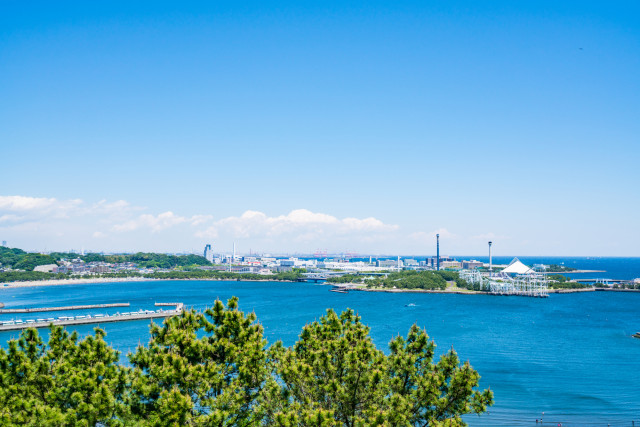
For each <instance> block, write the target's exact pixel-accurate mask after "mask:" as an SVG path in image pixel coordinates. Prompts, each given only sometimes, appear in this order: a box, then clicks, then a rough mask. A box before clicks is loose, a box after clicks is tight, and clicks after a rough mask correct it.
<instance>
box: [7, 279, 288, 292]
mask: <svg viewBox="0 0 640 427" xmlns="http://www.w3.org/2000/svg"><path fill="white" fill-rule="evenodd" d="M194 280H199V281H211V282H238V281H242V282H282V283H296V282H294V281H292V280H277V279H264V280H258V279H242V280H240V279H219V278H213V277H207V278H197V279H159V278H155V277H113V278H106V277H96V278H92V279H51V280H26V281H24V282H6V283H2V284H1V285H0V290H2V289H14V288H34V287H39V286H64V285H99V284H106V283H121V282H156V281H163V282H188V281H194Z"/></svg>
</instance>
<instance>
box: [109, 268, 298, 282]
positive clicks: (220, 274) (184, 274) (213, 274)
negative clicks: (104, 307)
mask: <svg viewBox="0 0 640 427" xmlns="http://www.w3.org/2000/svg"><path fill="white" fill-rule="evenodd" d="M305 271H306V270H304V269H299V268H294V269H293V270H292V271H289V272H280V273H275V274H269V275H263V274H256V273H232V272H230V271H220V270H194V269H190V270H187V271H166V272H155V273H145V274H142V275H140V276H142V277H146V278H149V279H221V280H291V281H296V280H298V279H300V278H302V277H303V276H302V273H304V272H305ZM102 276H103V277H108V276H109V275H107V274H103V275H102Z"/></svg>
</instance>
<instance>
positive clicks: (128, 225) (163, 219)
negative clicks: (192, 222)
mask: <svg viewBox="0 0 640 427" xmlns="http://www.w3.org/2000/svg"><path fill="white" fill-rule="evenodd" d="M185 221H187V219H186V218H185V217H182V216H179V215H176V214H174V213H173V212H171V211H167V212H164V213H161V214H159V215H156V216H154V215H151V214H143V215H140V216H139V217H138V218H135V219H132V220H130V221H127V222H125V223H124V224H116V225H114V226H113V228H112V230H113V231H117V232H126V231H134V230H137V229H139V228H149V229H151V231H152V232H154V233H156V232H158V231H161V230H164V229H166V228H169V227H173V226H175V225H178V224H182V223H183V222H185Z"/></svg>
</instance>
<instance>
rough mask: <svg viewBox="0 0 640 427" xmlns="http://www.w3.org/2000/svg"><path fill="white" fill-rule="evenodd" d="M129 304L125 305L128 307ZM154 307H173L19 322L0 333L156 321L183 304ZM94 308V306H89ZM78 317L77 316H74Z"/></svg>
mask: <svg viewBox="0 0 640 427" xmlns="http://www.w3.org/2000/svg"><path fill="white" fill-rule="evenodd" d="M128 305H129V304H127V306H128ZM155 305H156V306H172V307H175V309H173V310H158V311H153V312H151V311H150V310H147V311H142V310H140V311H134V312H131V313H126V314H114V315H111V316H109V315H98V316H99V317H96V315H94V316H91V317H85V316H81V318H64V319H60V318H57V319H55V320H52V321H44V322H32V323H27V322H24V321H23V322H21V323H13V324H7V322H5V323H4V324H0V331H17V330H22V329H27V328H48V327H49V325H51V324H53V325H60V326H71V325H88V324H100V323H109V322H126V321H130V320H144V319H157V318H164V317H171V316H177V315H179V314H180V313H182V311H183V310H184V304H183V303H181V302H178V303H156V304H155ZM91 307H92V308H94V307H95V306H91ZM76 317H78V316H76Z"/></svg>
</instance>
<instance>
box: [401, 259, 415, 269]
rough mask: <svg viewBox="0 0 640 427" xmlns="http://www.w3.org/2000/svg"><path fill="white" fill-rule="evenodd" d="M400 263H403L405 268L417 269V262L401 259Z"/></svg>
mask: <svg viewBox="0 0 640 427" xmlns="http://www.w3.org/2000/svg"><path fill="white" fill-rule="evenodd" d="M402 262H403V263H404V266H405V267H417V266H418V261H416V260H415V259H411V258H409V259H403V260H402Z"/></svg>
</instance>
